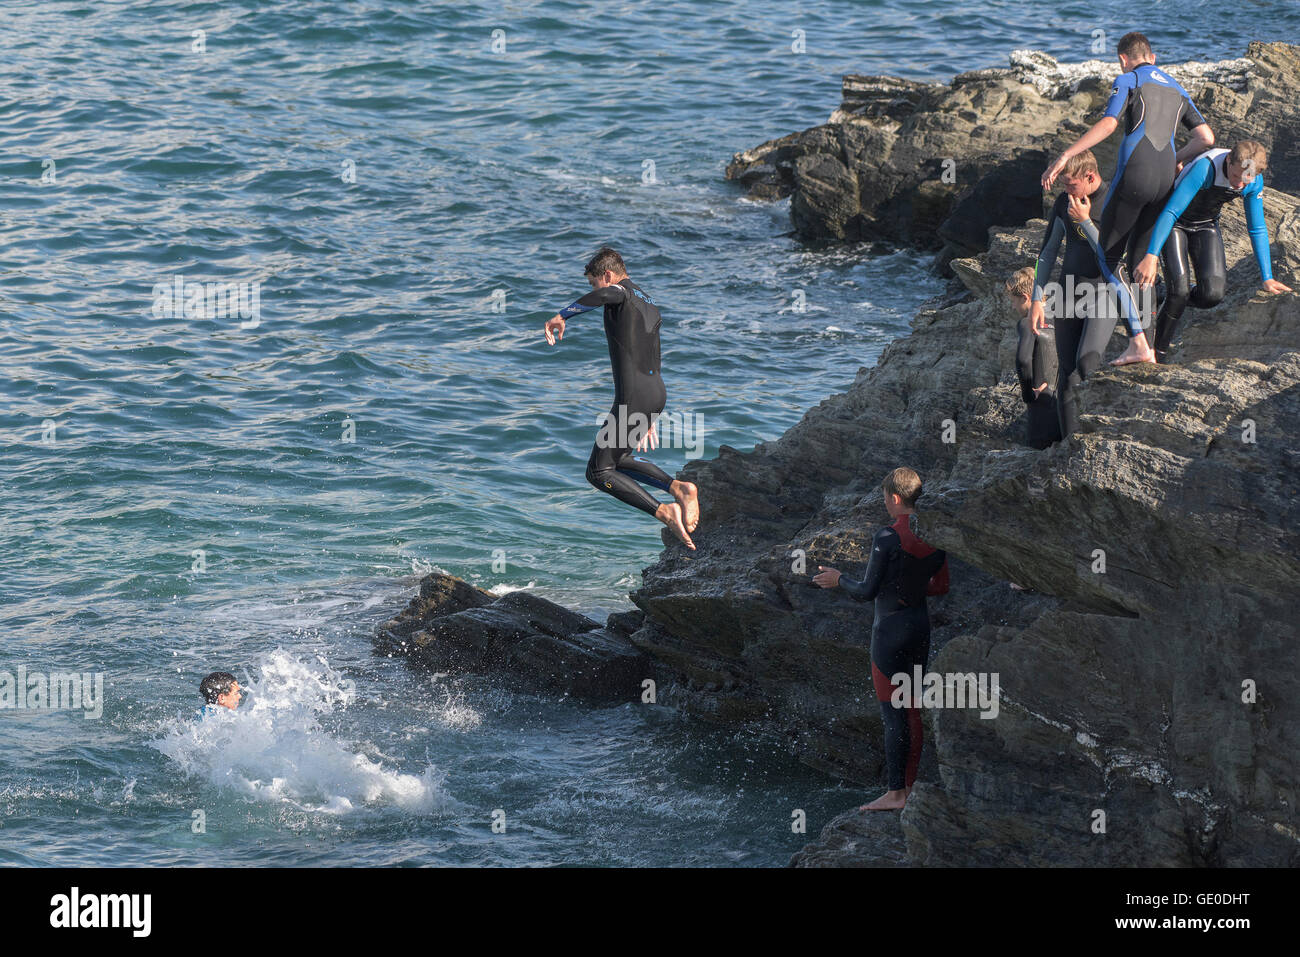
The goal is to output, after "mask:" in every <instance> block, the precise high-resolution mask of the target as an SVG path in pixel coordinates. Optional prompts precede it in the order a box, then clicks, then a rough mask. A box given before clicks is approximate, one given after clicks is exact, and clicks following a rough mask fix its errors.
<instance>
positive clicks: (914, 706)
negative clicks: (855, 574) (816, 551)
mask: <svg viewBox="0 0 1300 957" xmlns="http://www.w3.org/2000/svg"><path fill="white" fill-rule="evenodd" d="M881 488H882V490H883V491H884V494H885V510H886V511H888V512H889V515H890V517H891V518H893V519H894V524H893V525H891V526H889V527H888V528H882V529H880V530H879V531H878V532H876V534H875V536H874V537H873V538H872V540H871V559H870V560H869V561H868V563H867V572H866V574H865V575H864V576H863V578H862V580H861V581H856V580H854V579H852V578H846V577H844V576H843V575H841V574H840V572H839V571H838V570H837V569H834V568H825V567H822V566H821V565H818V566H817V571H818V574H817V575H815V576H813V583H814V584H816V585H818V586H820V587H822V588H835V587H836V586H839V587H841V588H843V589H844V590H845V591H847V592H848V593H849V594H850V595H852V596H853V597H854V598H856V599H858V600H859V601H872V600H874V601H875V620H874V622H873V623H872V626H871V683H872V686H873V687H874V689H875V692H876V700H877V701H879V702H880V717H881V720H882V721H883V722H884V725H885V768H886V771H887V773H888V779H889V781H888V783H889V790H887V791H886V792H885V793H884V794H882V795H881V796H880V797H878V798H877V799H876V800H874V801H872V802H871V803H870V804H864V805H863V806H862V810H864V811H891V810H897V809H899V808H901V807H902V806H903V805H904V804H906V803H907V798H908V795H909V794H911V793H912V785H913V784H914V783H915V782H916V771H917V768H918V767H920V764H921V710H920V706H921V703H920V692H921V689H920V688H913V689H911V690H912V692H913V694H912V700H911V701H910V702H907V701H904V702H903V704H902V707H899V706H895V705H894V704H893V702H892V701H891V698H892V696H893V694H894V684H893V678H894V676H896V675H899V674H900V673H901V674H904V675H906V676H907V678H908V680H909V681H911V680H912V679H913V669H914V668H915V667H916V666H918V665H919V666H920V667H921V669H922V670H924V669H925V666H926V663H927V659H928V658H929V656H930V613H929V611H928V610H927V609H926V605H925V598H926V596H927V595H943V594H945V593H946V592H947V591H948V557H947V555H946V554H945V553H944V552H942V551H938V550H936V549H934V548H931V547H930V546H929V545H927V544H925V543H924V542H923V541H921V540H920V539H919V538H917V537H916V530H915V528H914V527H913V525H912V519H913V518H914V517H915V513H916V500H917V499H918V498H920V497H921V477H920V476H919V475H917V474H916V472H914V471H912V470H911V469H909V468H897V469H894V471H892V472H890V473H889V474H888V475H886V476H885V481H884V482H883V483H881ZM900 684H901V682H900Z"/></svg>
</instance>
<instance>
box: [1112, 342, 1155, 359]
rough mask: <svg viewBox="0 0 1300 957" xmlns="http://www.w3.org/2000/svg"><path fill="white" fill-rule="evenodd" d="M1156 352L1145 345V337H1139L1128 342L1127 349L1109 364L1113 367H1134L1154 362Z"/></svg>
mask: <svg viewBox="0 0 1300 957" xmlns="http://www.w3.org/2000/svg"><path fill="white" fill-rule="evenodd" d="M1155 361H1156V352H1155V350H1154V349H1152V348H1151V347H1150V346H1149V345H1147V337H1146V336H1145V335H1139V336H1136V337H1134V338H1133V339H1130V340H1129V343H1128V348H1127V349H1125V350H1124V351H1123V352H1122V353H1121V354H1120V357H1119V358H1118V359H1115V360H1114V361H1112V362H1111V365H1113V366H1128V365H1136V364H1138V363H1140V362H1155Z"/></svg>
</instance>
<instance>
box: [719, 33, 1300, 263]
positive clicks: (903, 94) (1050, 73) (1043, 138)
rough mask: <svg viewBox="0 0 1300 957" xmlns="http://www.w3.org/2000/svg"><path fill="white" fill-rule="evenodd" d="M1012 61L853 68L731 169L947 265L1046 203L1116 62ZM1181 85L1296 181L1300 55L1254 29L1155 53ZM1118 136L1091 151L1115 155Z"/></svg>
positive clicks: (799, 209) (1279, 181)
mask: <svg viewBox="0 0 1300 957" xmlns="http://www.w3.org/2000/svg"><path fill="white" fill-rule="evenodd" d="M1010 60H1011V66H1010V67H1009V68H1002V69H988V70H975V71H972V72H968V73H963V74H961V75H959V76H957V77H956V78H954V79H953V81H952V82H951V83H948V84H936V83H922V82H918V81H915V80H904V79H900V78H898V77H888V76H883V77H882V76H857V75H849V76H846V77H844V81H843V102H842V103H841V105H840V107H839V108H838V109H837V110H835V112H834V113H832V115H831V118H830V121H829V122H827V123H825V124H823V125H821V126H815V127H812V128H810V129H807V130H804V131H802V132H800V133H792V134H790V135H788V136H782V137H780V138H778V139H774V140H770V141H768V142H766V143H763V144H762V145H760V146H756V147H754V148H753V149H749V150H744V151H743V152H740V153H737V154H736V155H735V156H734V157H733V158H732V160H731V162H730V163H729V164H728V166H727V172H726V175H727V177H728V178H729V179H732V180H735V181H736V182H738V183H739V184H740V185H741V186H743V187H744V188H745V189H746V191H747V192H748V194H749V195H750V196H752V197H755V198H764V199H776V198H780V197H785V196H789V197H790V221H791V225H792V226H793V228H794V230H795V232H796V233H797V234H798V235H799V236H800V237H802V238H804V239H808V240H862V241H882V242H887V243H896V244H900V245H905V246H910V247H915V248H918V249H924V250H933V251H935V252H937V253H938V255H937V257H936V261H935V262H936V266H937V267H938V268H940V269H942V270H945V271H946V268H947V265H948V263H949V262H950V261H951V260H952V259H953V258H956V257H959V256H972V255H975V254H976V253H979V252H982V251H983V250H984V249H985V248H986V244H987V235H988V228H989V227H990V226H1019V225H1022V224H1023V223H1025V222H1026V221H1027V220H1029V219H1032V218H1034V217H1036V216H1040V215H1042V211H1043V205H1042V204H1043V194H1042V191H1041V190H1040V189H1039V188H1038V178H1039V176H1040V174H1041V173H1042V171H1043V169H1044V168H1045V167H1046V166H1047V163H1048V161H1049V158H1050V157H1051V156H1054V155H1056V154H1057V153H1059V152H1060V150H1062V149H1063V148H1064V147H1066V146H1068V145H1069V144H1070V143H1071V142H1072V141H1073V140H1074V139H1075V138H1076V137H1077V136H1078V135H1079V134H1080V133H1082V132H1083V131H1084V130H1085V129H1086V128H1087V127H1088V126H1089V125H1090V124H1092V123H1093V122H1095V121H1096V120H1098V119H1100V117H1101V111H1102V108H1103V107H1104V106H1105V102H1106V99H1107V98H1108V96H1109V94H1110V90H1111V83H1112V81H1113V79H1114V77H1115V75H1116V74H1117V73H1118V72H1119V67H1118V65H1117V64H1115V63H1114V62H1111V63H1106V62H1104V61H1100V60H1090V61H1088V62H1087V63H1081V64H1059V63H1057V62H1056V61H1055V60H1054V59H1053V58H1052V57H1050V56H1048V55H1047V54H1045V53H1041V52H1037V51H1032V50H1017V51H1015V52H1013V53H1012V54H1011V57H1010ZM1161 65H1162V66H1163V67H1165V68H1166V69H1168V71H1169V73H1170V74H1171V75H1173V76H1174V77H1175V78H1177V79H1178V80H1179V82H1181V83H1183V84H1184V85H1185V86H1187V87H1188V89H1189V92H1192V93H1193V94H1194V95H1195V97H1196V101H1197V106H1198V108H1199V109H1200V110H1201V112H1202V114H1203V115H1204V116H1205V118H1206V120H1207V121H1208V122H1209V123H1210V124H1211V126H1212V127H1213V128H1214V129H1215V130H1216V132H1217V133H1218V134H1219V139H1220V141H1221V142H1222V141H1230V140H1232V139H1235V138H1237V137H1241V136H1250V137H1253V138H1255V139H1258V140H1260V141H1262V142H1263V143H1264V144H1265V145H1266V146H1270V147H1276V148H1275V149H1274V150H1273V152H1274V155H1273V159H1272V163H1271V168H1270V172H1269V182H1270V183H1271V184H1272V185H1273V186H1274V187H1276V188H1277V189H1281V190H1284V191H1287V192H1291V193H1300V153H1298V152H1297V151H1296V150H1295V148H1294V144H1295V143H1296V142H1298V141H1300V114H1298V113H1297V112H1296V110H1295V103H1296V100H1297V97H1298V96H1300V58H1298V57H1297V55H1296V48H1295V47H1294V46H1291V45H1289V44H1284V43H1252V44H1250V46H1249V48H1248V49H1247V52H1246V56H1245V57H1242V58H1237V59H1232V60H1225V61H1221V62H1217V63H1184V64H1163V63H1162V64H1161ZM1118 139H1119V138H1118V137H1111V140H1110V141H1108V142H1107V143H1104V144H1102V145H1101V146H1099V147H1098V148H1097V149H1096V151H1095V152H1097V154H1098V159H1099V160H1100V161H1101V163H1102V167H1103V169H1113V168H1114V160H1115V149H1116V146H1117V142H1118Z"/></svg>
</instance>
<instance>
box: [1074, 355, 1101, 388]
mask: <svg viewBox="0 0 1300 957" xmlns="http://www.w3.org/2000/svg"><path fill="white" fill-rule="evenodd" d="M1100 368H1101V353H1100V352H1084V353H1080V355H1079V362H1078V364H1077V365H1076V366H1075V374H1073V375H1071V376H1070V385H1071V386H1077V385H1078V384H1079V383H1080V382H1081V381H1083V380H1084V379H1086V378H1088V377H1089V376H1090V375H1092V374H1093V373H1094V372H1096V371H1097V370H1098V369H1100Z"/></svg>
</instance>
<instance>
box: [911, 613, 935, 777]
mask: <svg viewBox="0 0 1300 957" xmlns="http://www.w3.org/2000/svg"><path fill="white" fill-rule="evenodd" d="M929 658H930V622H929V620H928V616H927V621H926V623H925V637H924V639H922V640H920V641H913V642H912V665H913V667H914V668H915V666H916V665H920V666H921V673H922V674H924V673H925V666H926V663H927V662H928V661H929ZM914 673H915V672H914ZM907 732H908V737H909V739H910V740H909V744H910V747H909V748H908V750H907V776H906V778H905V783H906V784H907V786H908V787H909V788H910V787H911V786H912V785H913V784H915V783H916V772H917V770H919V769H920V767H921V743H922V741H921V709H920V707H919V706H917V705H916V704H915V703H913V705H912V706H911V707H909V708H908V709H907Z"/></svg>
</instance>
